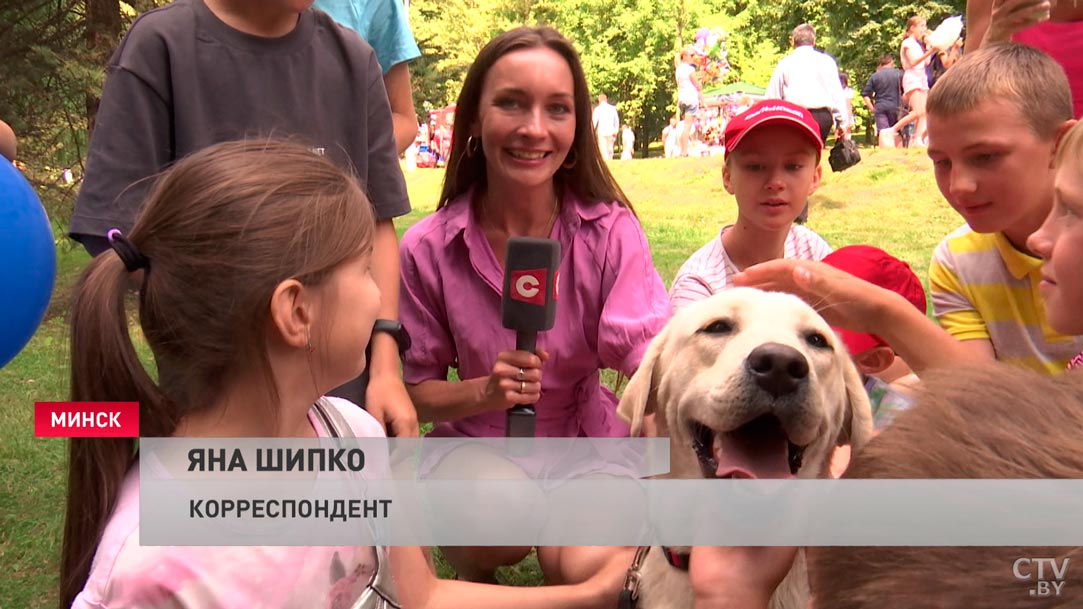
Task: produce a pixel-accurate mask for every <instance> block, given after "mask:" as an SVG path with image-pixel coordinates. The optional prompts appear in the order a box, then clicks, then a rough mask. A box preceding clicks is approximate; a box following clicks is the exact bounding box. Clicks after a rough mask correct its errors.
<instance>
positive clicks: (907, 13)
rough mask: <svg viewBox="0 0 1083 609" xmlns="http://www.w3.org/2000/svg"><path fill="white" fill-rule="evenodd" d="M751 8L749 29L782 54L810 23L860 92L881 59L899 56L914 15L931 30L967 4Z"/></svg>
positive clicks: (853, 1) (931, 0)
mask: <svg viewBox="0 0 1083 609" xmlns="http://www.w3.org/2000/svg"><path fill="white" fill-rule="evenodd" d="M750 6H751V8H750V9H749V10H750V11H751V12H752V15H751V19H750V23H751V26H752V27H753V28H754V29H755V30H756V31H758V32H761V33H762V34H763V35H764V36H765V37H766V39H768V40H771V41H772V42H774V43H775V44H777V45H778V48H779V50H781V51H789V49H790V33H791V32H792V31H793V28H794V27H796V26H797V25H799V24H801V23H805V22H807V23H810V24H812V25H813V26H814V27H815V28H816V46H817V48H820V49H823V50H825V51H827V52H828V53H831V54H832V55H834V56H835V59H836V60H837V61H838V63H839V69H841V70H844V71H848V72H850V86H852V87H854V88H855V89H859V90H860V89H861V87H862V85H864V83H865V80H866V79H867V78H868V77H869V75H870V74H872V72H873V71H875V70H876V64H877V62H878V61H879V58H880V55H882V54H884V53H891V54H893V55H895V56H896V57H898V54H899V45H900V44H902V40H903V37H904V35H905V30H906V21H907V20H908V19H909V18H910V17H911V16H912V15H922V16H924V17H925V18H926V19H927V20H928V21H929V27H930V29H931V28H935V27H936V26H937V25H939V24H940V22H941V21H942V20H943V19H944V18H945V17H950V16H952V15H962V14H964V13H965V12H966V0H928V1H921V2H915V1H908V2H900V1H898V0H818V1H816V2H809V1H807V0H773V1H772V2H762V3H755V4H752V5H750ZM898 63H899V61H898V59H896V65H898Z"/></svg>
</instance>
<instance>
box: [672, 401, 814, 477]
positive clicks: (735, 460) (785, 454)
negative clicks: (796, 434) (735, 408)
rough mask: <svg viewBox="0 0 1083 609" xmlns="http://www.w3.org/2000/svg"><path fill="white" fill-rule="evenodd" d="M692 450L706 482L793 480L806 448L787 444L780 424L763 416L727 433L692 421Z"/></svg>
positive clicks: (771, 416) (774, 418) (799, 467)
mask: <svg viewBox="0 0 1083 609" xmlns="http://www.w3.org/2000/svg"><path fill="white" fill-rule="evenodd" d="M691 432H692V446H693V448H694V449H695V451H696V456H698V457H699V463H700V467H701V468H702V469H703V475H704V476H705V477H708V478H793V477H794V476H796V475H797V472H798V470H800V469H801V460H802V459H803V458H804V455H805V447H803V446H797V445H796V444H794V443H793V442H790V439H789V437H788V436H787V435H786V432H785V431H784V430H783V429H782V423H781V422H779V420H778V419H777V418H776V417H774V416H773V415H763V416H761V417H759V418H757V419H753V420H752V421H750V422H748V423H745V424H744V425H742V426H741V427H738V428H737V429H734V430H732V431H727V432H717V431H715V430H714V429H711V428H710V427H708V426H706V425H704V424H702V423H699V422H696V421H693V422H692V425H691Z"/></svg>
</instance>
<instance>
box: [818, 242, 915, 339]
mask: <svg viewBox="0 0 1083 609" xmlns="http://www.w3.org/2000/svg"><path fill="white" fill-rule="evenodd" d="M823 262H824V263H826V264H830V265H831V266H833V267H835V268H837V269H839V270H842V271H846V272H847V273H850V274H851V275H854V276H855V277H860V278H861V279H864V280H865V281H868V282H869V283H872V284H875V285H878V286H880V287H882V288H885V289H888V290H891V291H892V292H895V293H896V294H899V295H900V296H902V297H903V298H905V299H906V300H908V301H910V304H912V305H914V307H915V308H916V309H917V310H919V311H921V312H922V313H925V288H923V287H922V285H921V280H920V279H918V276H917V275H915V274H914V271H913V270H911V269H910V265H909V264H907V263H905V262H903V261H902V260H899V259H898V258H896V257H894V256H892V255H891V254H889V253H887V252H885V251H884V250H882V249H879V248H876V247H872V246H871V245H848V246H846V247H842V248H839V249H837V250H835V251H834V252H832V253H830V254H828V255H827V257H826V258H824V259H823ZM835 333H836V334H838V335H839V338H841V339H842V342H844V343H846V349H847V350H849V351H850V354H851V355H860V354H862V353H864V352H866V351H868V350H869V349H872V348H874V347H881V346H885V345H887V343H885V342H884V340H883V339H882V338H880V337H879V336H876V335H875V334H865V333H863V332H851V331H849V330H844V329H842V328H835Z"/></svg>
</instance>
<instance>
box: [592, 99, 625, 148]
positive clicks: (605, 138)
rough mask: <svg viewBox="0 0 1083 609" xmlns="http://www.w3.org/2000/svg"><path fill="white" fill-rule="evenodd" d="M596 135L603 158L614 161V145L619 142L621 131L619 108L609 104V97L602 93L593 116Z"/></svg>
mask: <svg viewBox="0 0 1083 609" xmlns="http://www.w3.org/2000/svg"><path fill="white" fill-rule="evenodd" d="M592 118H593V123H594V134H595V135H597V136H598V151H599V152H601V153H602V158H603V159H605V160H607V161H611V160H613V144H614V143H615V142H616V140H617V132H618V131H620V115H619V114H617V107H616V106H614V105H613V104H611V103H609V97H608V96H607V95H606V94H605V93H602V94H601V95H599V96H598V105H597V106H595V107H594V115H593V117H592Z"/></svg>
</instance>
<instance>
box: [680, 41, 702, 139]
mask: <svg viewBox="0 0 1083 609" xmlns="http://www.w3.org/2000/svg"><path fill="white" fill-rule="evenodd" d="M676 78H677V114H678V116H680V118H681V130H680V134H679V135H678V142H679V143H680V156H682V157H685V156H688V140H689V139H690V138H691V135H692V122H693V120H694V119H695V116H696V113H697V112H699V107H700V105H701V102H702V101H703V85H702V84H701V83H700V82H699V78H697V77H696V66H695V65H694V64H692V52H691V51H689V50H688V49H684V50H682V51H681V61H680V63H679V64H677V73H676Z"/></svg>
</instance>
